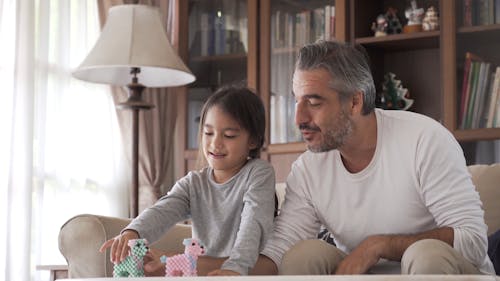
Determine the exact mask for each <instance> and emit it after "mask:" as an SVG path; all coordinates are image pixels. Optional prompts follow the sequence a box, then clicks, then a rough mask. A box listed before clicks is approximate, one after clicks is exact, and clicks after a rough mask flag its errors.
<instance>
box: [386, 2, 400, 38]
mask: <svg viewBox="0 0 500 281" xmlns="http://www.w3.org/2000/svg"><path fill="white" fill-rule="evenodd" d="M397 12H398V10H396V9H394V8H392V7H389V8H388V9H387V12H386V13H385V18H386V19H387V34H398V33H401V31H402V29H403V28H402V26H401V21H400V20H399V17H398V13H397Z"/></svg>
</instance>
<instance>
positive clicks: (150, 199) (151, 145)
mask: <svg viewBox="0 0 500 281" xmlns="http://www.w3.org/2000/svg"><path fill="white" fill-rule="evenodd" d="M130 2H133V1H123V0H102V1H99V13H100V19H101V25H104V23H105V21H106V16H107V13H108V10H109V8H110V7H112V6H115V5H121V4H129V3H130ZM139 3H140V4H145V5H151V6H155V7H158V8H159V10H160V13H161V14H162V19H163V22H164V27H165V30H166V31H167V35H168V37H169V40H170V42H171V43H172V46H174V48H175V46H176V43H177V42H176V40H175V39H176V38H174V36H172V34H173V32H172V29H173V28H174V27H173V23H174V22H175V21H174V18H173V17H174V14H175V13H174V5H175V4H176V1H165V0H161V1H160V0H157V1H155V0H143V1H139ZM139 82H140V80H139ZM127 95H128V94H127V89H124V88H116V87H114V88H113V97H114V100H115V103H119V102H123V101H125V100H126V99H127ZM143 98H144V100H146V101H147V102H149V103H150V104H153V105H154V108H153V109H151V110H147V111H141V112H140V113H139V212H140V211H142V210H144V209H145V208H147V207H149V206H151V205H152V204H153V203H154V202H156V200H157V199H158V198H159V196H161V195H162V194H165V193H166V192H167V191H168V190H169V189H170V188H171V186H172V185H173V183H174V181H175V176H174V165H173V164H174V149H173V148H174V129H175V123H176V118H177V107H176V104H177V101H176V94H175V93H174V90H173V89H170V88H154V89H153V88H147V89H145V90H144V93H143ZM118 119H119V123H120V128H121V132H122V141H123V143H124V146H125V148H126V154H127V157H128V159H129V162H130V161H131V158H132V150H131V147H132V128H131V126H130V124H131V122H132V115H131V112H130V111H126V110H125V111H119V112H118Z"/></svg>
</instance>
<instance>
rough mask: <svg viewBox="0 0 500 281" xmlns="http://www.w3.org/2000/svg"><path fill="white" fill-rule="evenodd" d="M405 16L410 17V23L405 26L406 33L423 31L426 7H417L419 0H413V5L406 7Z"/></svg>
mask: <svg viewBox="0 0 500 281" xmlns="http://www.w3.org/2000/svg"><path fill="white" fill-rule="evenodd" d="M405 16H406V18H407V19H408V24H407V25H405V27H404V28H403V30H404V32H405V33H411V32H420V31H422V18H423V16H424V9H422V8H418V7H417V1H415V0H412V1H411V6H410V7H408V8H407V9H406V11H405Z"/></svg>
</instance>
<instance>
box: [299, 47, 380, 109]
mask: <svg viewBox="0 0 500 281" xmlns="http://www.w3.org/2000/svg"><path fill="white" fill-rule="evenodd" d="M318 68H323V69H325V70H326V71H328V72H329V73H330V76H331V77H332V80H331V82H330V87H331V88H332V89H333V90H335V91H337V92H338V93H339V96H340V99H341V101H344V100H346V99H347V98H350V97H352V96H353V95H354V93H355V92H357V91H361V92H362V93H363V110H362V112H363V114H364V115H366V114H368V113H370V112H372V111H373V109H374V108H375V95H376V90H375V84H374V83H373V77H372V74H371V71H370V66H369V64H368V56H367V55H366V52H365V51H364V49H363V48H362V47H361V46H357V47H354V46H352V45H349V44H347V43H342V42H338V41H324V40H319V41H317V42H315V43H311V44H308V45H305V46H304V47H302V48H301V49H300V51H299V54H298V58H297V62H296V64H295V69H297V70H313V69H318Z"/></svg>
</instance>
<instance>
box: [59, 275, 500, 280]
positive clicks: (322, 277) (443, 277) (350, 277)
mask: <svg viewBox="0 0 500 281" xmlns="http://www.w3.org/2000/svg"><path fill="white" fill-rule="evenodd" d="M68 280H71V281H83V280H94V281H111V280H114V281H118V280H121V281H139V280H141V281H144V280H147V281H229V280H237V281H265V280H273V281H275V280H277V281H285V280H286V281H328V280H333V281H354V280H366V281H376V280H384V281H385V280H389V281H396V280H408V281H410V280H411V281H427V280H444V281H451V280H459V281H488V280H491V281H498V280H500V276H488V275H336V276H335V275H308V276H283V275H281V276H276V275H273V276H237V277H234V276H233V277H229V276H217V277H181V278H179V277H142V278H140V277H136V278H133V277H132V278H90V279H68Z"/></svg>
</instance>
